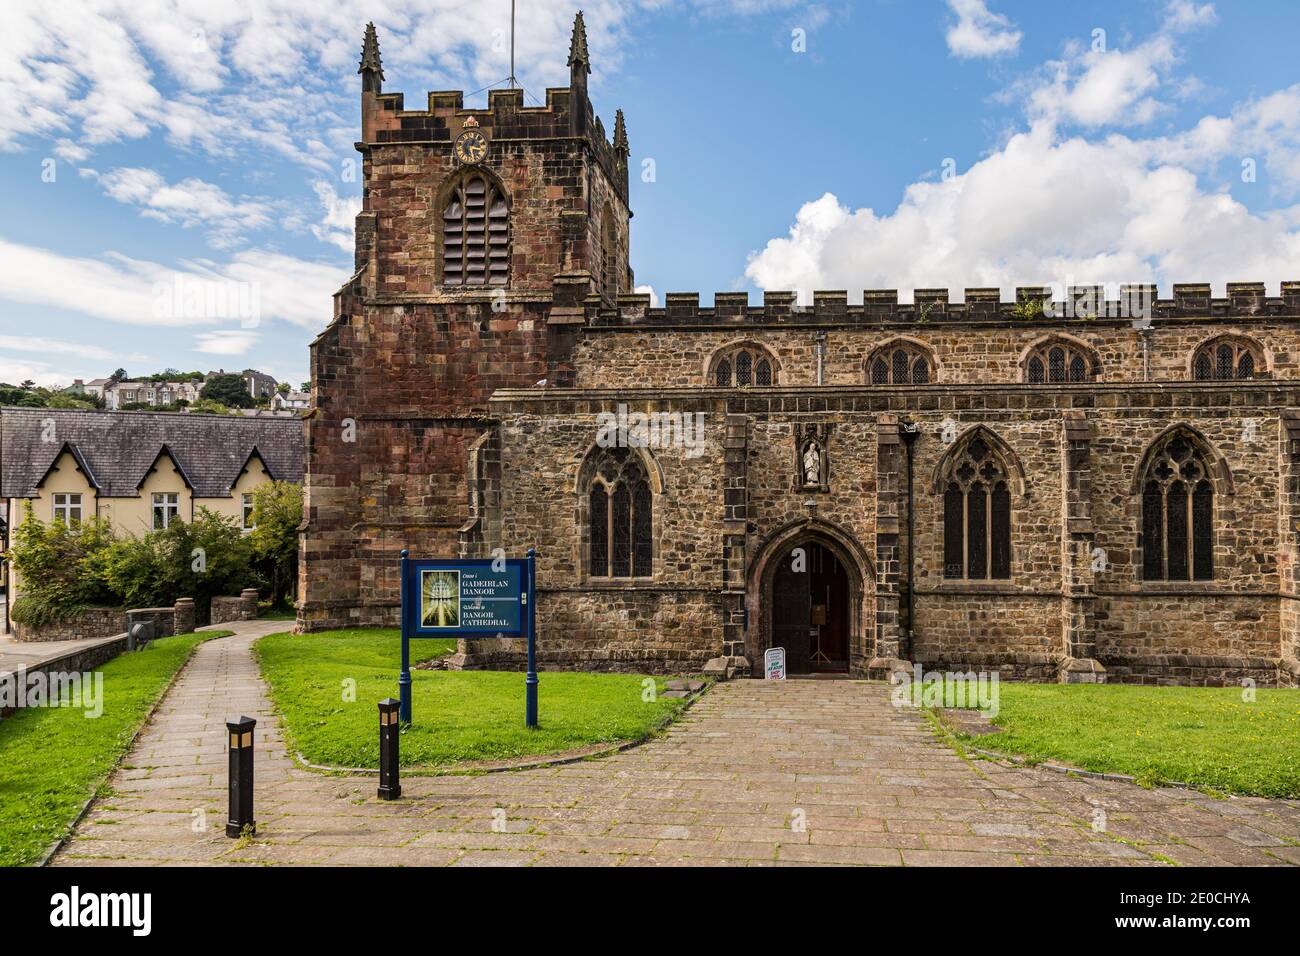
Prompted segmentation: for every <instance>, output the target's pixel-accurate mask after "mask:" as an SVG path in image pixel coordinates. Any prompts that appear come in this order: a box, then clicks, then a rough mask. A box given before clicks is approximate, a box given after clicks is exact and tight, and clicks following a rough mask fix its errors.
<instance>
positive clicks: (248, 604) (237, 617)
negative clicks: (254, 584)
mask: <svg viewBox="0 0 1300 956" xmlns="http://www.w3.org/2000/svg"><path fill="white" fill-rule="evenodd" d="M256 617H257V592H256V591H255V590H253V589H251V588H247V589H245V590H244V591H243V592H241V593H240V595H239V597H214V598H213V599H212V612H211V614H210V615H209V621H210V623H212V624H229V623H230V622H231V621H252V620H254V619H256Z"/></svg>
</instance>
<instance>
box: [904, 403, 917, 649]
mask: <svg viewBox="0 0 1300 956" xmlns="http://www.w3.org/2000/svg"><path fill="white" fill-rule="evenodd" d="M899 431H900V433H901V434H902V436H903V444H904V446H906V448H907V648H906V650H905V652H904V653H903V654H902V655H901V656H902V657H903V658H905V659H906V660H911V659H912V635H913V634H914V633H915V629H914V628H915V622H916V597H915V593H914V591H915V579H914V577H913V570H914V569H915V567H916V547H915V544H916V509H915V507H914V506H915V504H916V496H915V493H914V491H913V484H912V459H913V446H914V445H915V443H916V439H917V438H918V437H919V436H920V434H921V426H920V425H918V424H917V423H916V422H908V421H905V422H902V423H900V425H899Z"/></svg>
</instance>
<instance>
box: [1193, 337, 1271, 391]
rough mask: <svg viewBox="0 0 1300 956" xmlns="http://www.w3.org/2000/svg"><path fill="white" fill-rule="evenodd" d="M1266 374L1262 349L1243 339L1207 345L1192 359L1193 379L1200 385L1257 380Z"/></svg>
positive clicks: (1225, 339)
mask: <svg viewBox="0 0 1300 956" xmlns="http://www.w3.org/2000/svg"><path fill="white" fill-rule="evenodd" d="M1263 372H1264V355H1263V352H1262V350H1261V349H1260V347H1259V345H1258V344H1256V343H1255V342H1252V341H1251V340H1250V339H1247V338H1243V337H1241V336H1235V335H1234V336H1222V337H1220V338H1217V339H1214V340H1212V341H1209V342H1206V343H1205V344H1204V345H1202V346H1201V347H1200V348H1198V349H1197V350H1196V355H1195V356H1193V358H1192V378H1194V379H1195V380H1197V381H1198V382H1206V381H1230V380H1232V379H1246V378H1255V377H1257V376H1258V375H1260V374H1262V373H1263Z"/></svg>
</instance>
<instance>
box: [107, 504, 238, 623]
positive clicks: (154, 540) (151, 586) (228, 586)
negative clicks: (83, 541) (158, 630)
mask: <svg viewBox="0 0 1300 956" xmlns="http://www.w3.org/2000/svg"><path fill="white" fill-rule="evenodd" d="M251 558H252V547H251V545H250V543H249V541H248V538H247V536H245V535H244V533H243V532H242V531H240V529H239V526H238V524H237V523H236V522H235V519H234V518H227V517H225V516H224V515H219V514H217V513H216V512H214V511H209V510H208V509H207V508H200V509H199V512H198V515H197V516H196V517H195V518H194V520H193V521H192V522H186V521H179V520H178V521H172V522H171V523H170V524H169V525H168V526H167V527H166V528H162V529H158V530H154V531H150V532H149V533H148V534H146V535H145V536H144V537H141V538H122V539H119V540H117V541H115V542H114V543H113V545H112V547H110V548H109V551H108V554H107V555H106V556H105V558H104V562H103V563H104V569H105V572H104V578H105V580H106V581H107V583H108V586H109V587H110V588H111V589H112V591H113V593H114V594H115V595H117V596H118V597H119V598H120V599H121V601H122V602H123V603H124V604H125V605H126V606H127V607H165V606H167V605H170V604H173V603H174V602H175V601H176V599H177V598H181V597H192V598H194V606H195V609H196V613H197V614H198V616H199V619H200V620H203V619H206V618H207V616H208V612H209V609H210V608H211V605H212V599H213V598H214V597H216V596H218V595H223V594H238V593H239V592H240V591H241V590H242V589H243V588H245V587H247V586H248V585H249V583H250V582H251V580H252V575H251V572H250V565H251Z"/></svg>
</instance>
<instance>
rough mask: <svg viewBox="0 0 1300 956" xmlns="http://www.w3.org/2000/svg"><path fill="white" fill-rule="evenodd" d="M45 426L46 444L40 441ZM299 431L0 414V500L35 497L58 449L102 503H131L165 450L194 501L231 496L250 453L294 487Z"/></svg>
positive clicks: (138, 417)
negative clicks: (69, 455) (74, 459)
mask: <svg viewBox="0 0 1300 956" xmlns="http://www.w3.org/2000/svg"><path fill="white" fill-rule="evenodd" d="M47 422H52V423H53V425H54V432H53V440H52V441H43V440H42V438H43V437H44V435H45V434H46V423H47ZM302 430H303V423H302V420H301V419H299V418H243V417H235V416H225V415H186V414H175V413H168V412H87V411H78V410H71V409H53V408H0V497H3V498H31V497H34V496H36V495H37V494H38V493H39V492H38V485H39V484H40V482H41V480H42V479H43V478H44V477H45V475H46V474H47V473H48V472H49V470H50V466H51V465H53V464H54V462H55V461H57V460H58V457H59V455H60V454H61V453H62V452H63V450H64V448H65V447H69V448H70V449H71V450H73V451H74V453H75V454H76V455H77V456H78V457H79V459H80V461H81V463H82V465H83V467H85V468H87V469H89V471H90V472H91V474H92V475H93V479H92V480H93V482H94V483H95V484H96V485H97V486H98V488H99V493H100V494H101V495H105V496H108V497H129V498H133V497H135V495H136V493H137V491H138V490H139V487H140V484H141V482H143V481H144V477H145V475H146V474H148V472H149V469H150V468H151V467H152V466H153V463H154V461H155V460H156V459H157V458H158V455H159V453H160V452H161V451H162V450H163V448H164V446H165V447H166V448H167V450H168V451H170V452H171V454H172V456H173V457H174V458H175V460H176V464H177V465H178V466H179V467H180V469H181V471H182V472H183V473H184V474H185V476H186V477H187V478H188V479H189V481H190V484H191V486H192V487H193V489H194V494H195V496H196V497H200V498H216V497H222V496H225V495H228V494H230V488H231V485H233V484H234V483H235V480H236V479H237V478H238V477H239V473H240V471H242V470H243V467H244V465H245V463H246V462H247V461H248V459H249V456H250V455H251V454H252V453H253V450H254V449H256V450H257V453H258V455H259V456H260V457H261V459H262V461H263V462H264V463H265V465H266V468H267V470H268V471H270V473H271V477H273V478H278V479H280V480H282V481H295V482H301V481H302V476H303V431H302Z"/></svg>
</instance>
